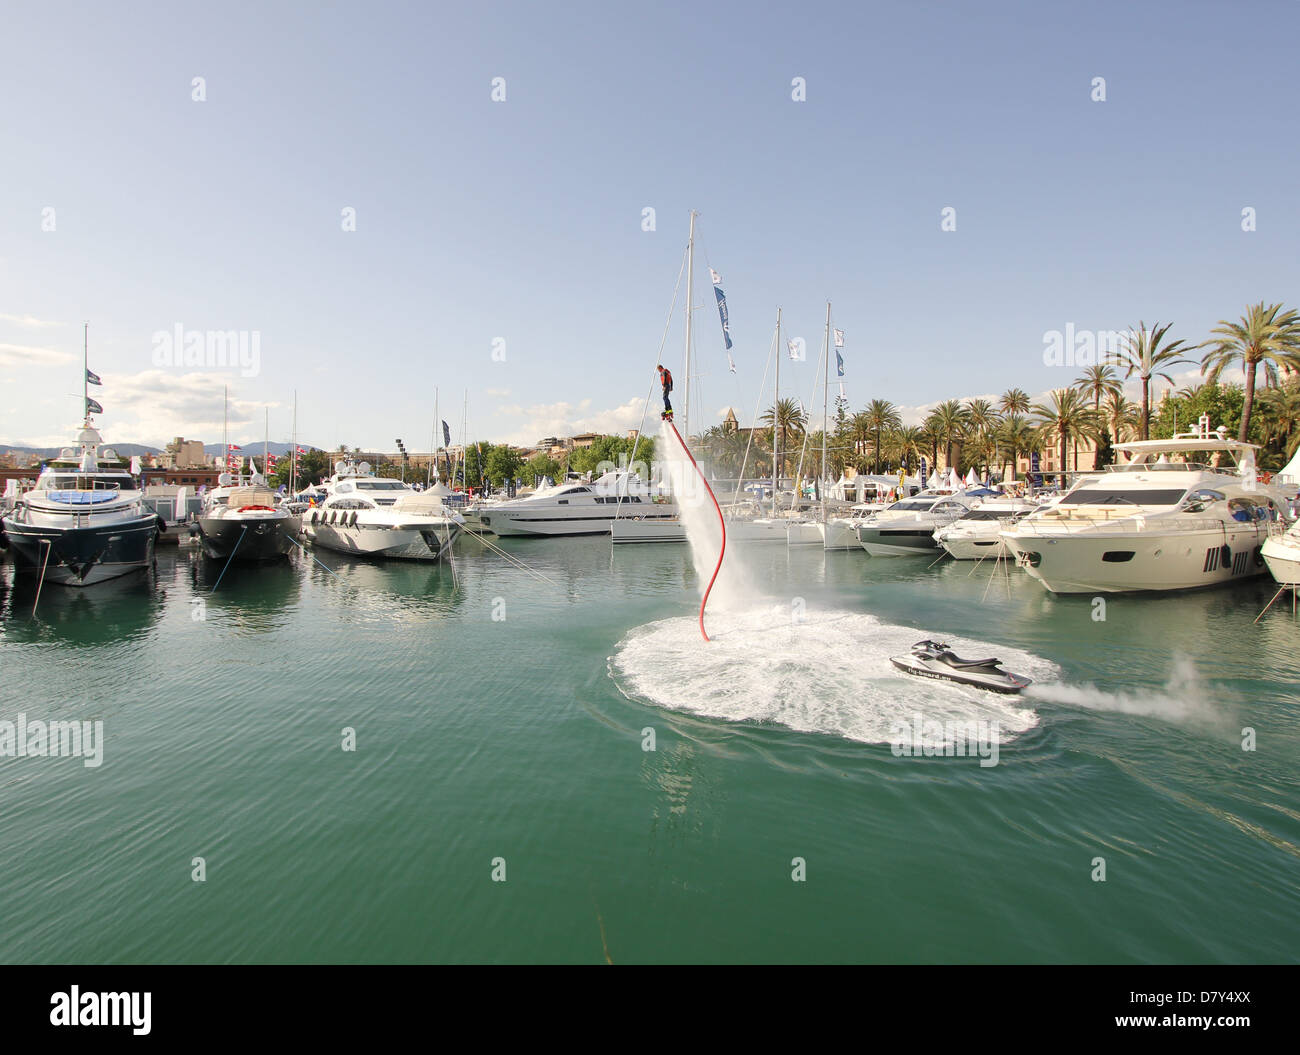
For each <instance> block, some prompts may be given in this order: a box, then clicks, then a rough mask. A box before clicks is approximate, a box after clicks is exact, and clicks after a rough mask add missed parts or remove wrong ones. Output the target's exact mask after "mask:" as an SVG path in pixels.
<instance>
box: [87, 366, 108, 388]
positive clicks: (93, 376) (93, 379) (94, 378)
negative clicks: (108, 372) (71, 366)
mask: <svg viewBox="0 0 1300 1055" xmlns="http://www.w3.org/2000/svg"><path fill="white" fill-rule="evenodd" d="M86 380H87V381H88V382H90V383H91V384H92V385H102V384H103V383H104V382H103V381H101V380H100V379H99V375H98V374H97V373H95V372H94V371H93V370H87V371H86Z"/></svg>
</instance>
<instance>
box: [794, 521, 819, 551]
mask: <svg viewBox="0 0 1300 1055" xmlns="http://www.w3.org/2000/svg"><path fill="white" fill-rule="evenodd" d="M826 528H827V525H826V524H823V523H820V522H813V521H808V522H806V523H794V524H790V525H788V526H787V527H786V529H785V530H786V536H785V537H786V542H788V543H789V544H790V545H791V546H821V547H822V548H823V549H825V548H827V547H826Z"/></svg>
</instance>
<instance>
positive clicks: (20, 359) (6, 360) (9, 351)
mask: <svg viewBox="0 0 1300 1055" xmlns="http://www.w3.org/2000/svg"><path fill="white" fill-rule="evenodd" d="M75 358H76V356H74V355H73V354H72V353H71V352H63V351H59V349H57V348H35V347H33V346H32V345H28V344H0V365H4V366H60V365H62V364H64V363H70V362H72V361H73V360H74V359H75ZM78 380H80V378H78Z"/></svg>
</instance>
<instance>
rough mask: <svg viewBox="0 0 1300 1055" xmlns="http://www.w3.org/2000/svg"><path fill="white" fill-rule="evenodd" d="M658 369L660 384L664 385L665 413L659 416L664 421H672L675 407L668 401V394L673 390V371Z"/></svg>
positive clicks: (664, 368)
mask: <svg viewBox="0 0 1300 1055" xmlns="http://www.w3.org/2000/svg"><path fill="white" fill-rule="evenodd" d="M657 369H658V370H659V383H660V384H661V385H663V389H664V412H663V413H662V414H660V415H659V416H660V417H661V418H663V419H664V421H672V420H673V405H672V403H670V402H669V401H668V393H669V392H671V391H672V390H673V375H672V371H671V370H669V369H668V368H667V367H663V366H660V367H658V368H657Z"/></svg>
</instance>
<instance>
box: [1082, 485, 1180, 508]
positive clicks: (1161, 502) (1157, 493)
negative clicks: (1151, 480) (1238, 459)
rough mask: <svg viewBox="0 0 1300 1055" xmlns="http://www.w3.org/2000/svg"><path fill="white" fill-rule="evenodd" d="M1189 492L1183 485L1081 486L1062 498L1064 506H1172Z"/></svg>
mask: <svg viewBox="0 0 1300 1055" xmlns="http://www.w3.org/2000/svg"><path fill="white" fill-rule="evenodd" d="M1185 494H1187V491H1186V489H1184V488H1181V487H1158V488H1150V489H1147V488H1143V489H1141V490H1138V489H1136V488H1126V489H1123V490H1120V489H1118V488H1114V487H1080V488H1076V489H1075V490H1073V491H1071V492H1070V493H1069V494H1067V495H1066V496H1065V497H1064V498H1062V499H1061V501H1060V504H1061V505H1063V506H1172V505H1177V504H1178V503H1179V502H1181V501H1182V500H1183V496H1184V495H1185Z"/></svg>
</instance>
